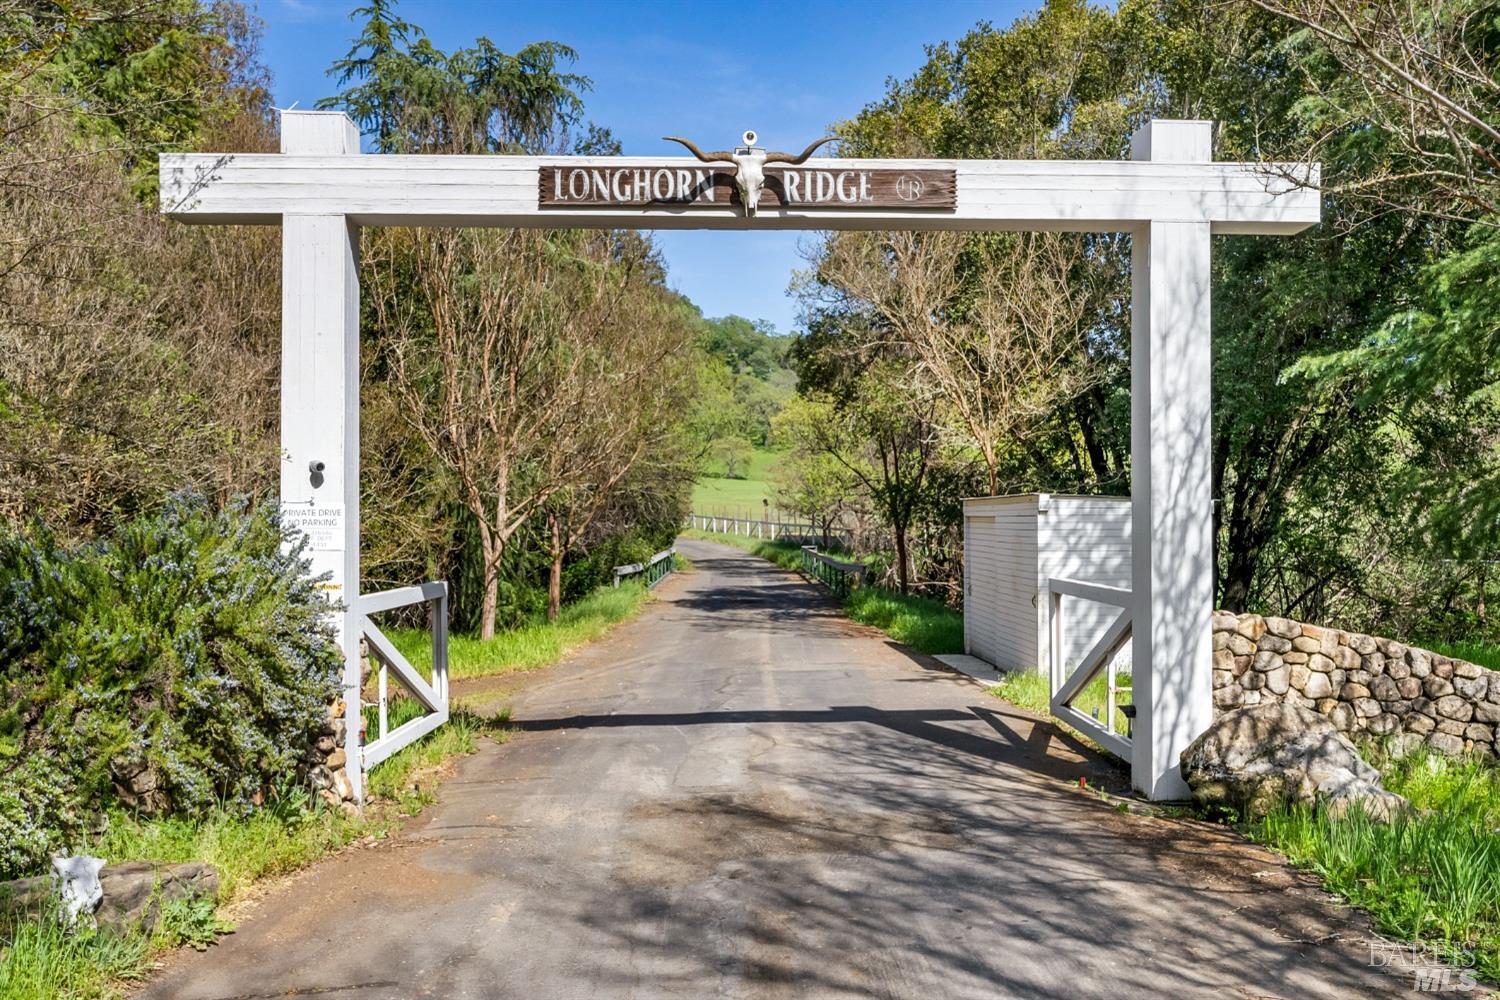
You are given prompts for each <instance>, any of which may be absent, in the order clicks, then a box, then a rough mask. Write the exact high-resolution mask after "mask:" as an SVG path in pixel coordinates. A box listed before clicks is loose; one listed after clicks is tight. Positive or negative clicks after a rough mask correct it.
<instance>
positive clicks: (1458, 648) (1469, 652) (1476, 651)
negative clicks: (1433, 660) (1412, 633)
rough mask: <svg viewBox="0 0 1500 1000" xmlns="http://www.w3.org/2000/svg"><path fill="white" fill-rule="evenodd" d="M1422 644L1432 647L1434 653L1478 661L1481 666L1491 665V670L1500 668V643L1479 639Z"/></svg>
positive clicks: (1425, 646)
mask: <svg viewBox="0 0 1500 1000" xmlns="http://www.w3.org/2000/svg"><path fill="white" fill-rule="evenodd" d="M1419 645H1422V648H1424V649H1430V650H1432V651H1433V652H1434V653H1441V654H1443V655H1444V656H1452V657H1456V658H1457V659H1460V660H1468V661H1469V662H1470V663H1477V664H1479V665H1480V666H1481V667H1489V668H1490V669H1491V670H1500V643H1496V642H1482V641H1479V640H1477V639H1474V640H1467V641H1463V642H1434V643H1427V644H1419Z"/></svg>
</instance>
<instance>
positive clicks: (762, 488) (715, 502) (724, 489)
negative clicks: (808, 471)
mask: <svg viewBox="0 0 1500 1000" xmlns="http://www.w3.org/2000/svg"><path fill="white" fill-rule="evenodd" d="M780 457H781V456H780V453H779V452H775V451H771V450H770V449H768V448H756V449H754V453H753V454H752V456H751V459H750V468H749V470H748V471H747V472H746V474H745V478H744V479H729V478H726V477H724V476H713V475H703V476H700V477H699V479H698V482H697V483H696V484H694V486H693V513H694V514H713V515H717V516H719V517H747V518H750V519H752V520H754V519H758V518H762V517H765V516H766V510H767V502H768V503H769V506H770V507H771V508H774V507H775V506H776V488H775V486H774V485H773V484H772V483H771V470H772V469H773V468H774V467H775V465H776V462H777V460H778V459H779V458H780ZM782 520H788V518H782Z"/></svg>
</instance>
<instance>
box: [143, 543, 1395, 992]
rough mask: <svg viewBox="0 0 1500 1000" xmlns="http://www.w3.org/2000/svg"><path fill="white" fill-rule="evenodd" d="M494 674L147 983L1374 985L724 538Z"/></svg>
mask: <svg viewBox="0 0 1500 1000" xmlns="http://www.w3.org/2000/svg"><path fill="white" fill-rule="evenodd" d="M682 549H683V550H684V551H685V552H686V554H687V555H689V556H690V557H691V558H692V559H693V561H694V563H695V564H696V571H695V572H693V573H691V574H688V575H686V576H681V577H674V578H672V579H669V580H668V582H667V583H666V584H664V585H663V588H662V592H661V596H662V600H660V601H659V602H657V603H656V604H654V605H653V606H652V607H651V608H649V609H648V610H647V611H646V613H645V614H644V615H643V616H642V617H641V618H639V619H637V620H636V621H635V622H632V623H630V624H629V625H626V626H624V627H622V628H621V629H619V630H617V631H616V632H615V633H614V634H613V635H612V636H611V637H610V638H609V639H607V640H605V641H604V642H602V643H600V644H597V645H596V646H594V647H592V648H591V649H589V650H588V651H586V652H585V653H583V654H581V655H580V656H577V657H575V658H573V659H572V660H570V661H569V662H568V663H565V664H563V665H561V666H559V667H557V668H554V669H553V670H551V671H548V672H546V673H545V674H542V675H536V677H535V679H534V680H533V681H531V682H529V683H528V684H527V685H526V686H524V687H522V688H520V689H519V690H514V691H504V690H502V691H500V692H499V693H496V692H495V691H493V690H491V691H490V692H489V693H488V694H486V693H485V691H484V690H476V689H474V688H472V687H471V688H470V694H471V695H472V696H474V697H476V698H479V699H480V700H483V699H485V698H488V699H490V700H499V701H508V702H510V703H512V704H513V705H514V707H515V717H516V719H517V720H518V722H519V724H520V725H521V726H522V727H523V728H524V730H525V732H523V733H521V734H519V735H518V736H517V737H516V738H515V739H513V740H512V741H511V742H509V743H507V744H506V745H503V746H489V747H487V748H486V749H484V750H483V751H482V752H481V753H479V754H477V755H475V756H473V757H470V758H467V759H466V760H465V761H464V762H463V764H462V765H461V766H460V768H459V771H458V774H457V775H456V776H455V777H454V778H453V779H451V780H450V781H448V782H447V783H446V784H445V785H444V786H443V791H442V801H441V802H440V803H439V804H438V805H436V806H435V807H433V808H432V809H431V810H429V813H428V815H427V817H426V818H425V819H424V820H423V821H422V822H420V823H419V824H417V825H415V826H414V827H413V828H412V829H410V830H408V832H407V833H406V834H404V835H403V836H401V837H399V838H397V839H396V840H394V841H393V842H391V843H388V844H385V845H381V846H380V847H377V848H373V849H368V850H357V851H351V852H348V853H346V854H344V855H341V856H340V857H338V858H335V859H332V860H330V861H329V862H327V863H324V864H322V865H319V866H318V867H317V868H315V869H314V870H312V871H311V872H309V873H307V874H306V875H304V876H302V877H300V878H299V879H297V880H296V881H294V882H293V883H292V884H291V885H290V886H288V887H286V888H284V889H282V890H279V891H278V892H277V893H275V894H274V895H273V896H271V897H270V898H268V899H267V900H266V901H264V902H263V903H262V904H261V905H260V906H259V907H258V908H257V909H256V911H255V912H253V913H252V914H251V915H250V916H249V917H248V918H246V919H245V920H244V921H243V922H242V923H241V926H240V930H239V931H238V932H237V933H235V934H234V935H232V936H230V937H228V938H226V939H225V940H224V941H223V942H222V943H220V944H219V945H217V946H216V947H214V948H212V949H210V950H209V951H207V952H205V953H203V954H192V953H188V954H186V955H183V956H179V957H178V958H177V959H175V960H174V962H173V963H172V965H171V967H170V968H169V969H168V970H167V971H166V973H165V974H164V975H163V976H162V977H161V978H159V979H158V981H157V982H155V983H154V984H153V985H152V986H151V987H150V988H148V990H147V991H146V995H148V996H151V997H162V998H165V997H174V998H176V997H183V998H226V997H271V996H275V997H282V996H307V995H313V996H332V997H335V998H337V1000H366V998H370V1000H373V998H383V1000H384V998H402V997H441V998H460V997H506V998H509V997H514V998H525V1000H550V998H567V1000H606V998H617V997H637V998H655V997H682V998H690V1000H698V998H707V997H745V998H780V997H810V998H844V997H891V998H917V1000H939V998H970V997H972V998H981V997H984V998H990V997H1069V998H1073V997H1100V998H1104V997H1171V998H1179V997H1204V998H1208V997H1216V998H1217V997H1286V998H1292V997H1319V998H1324V997H1371V996H1377V995H1386V994H1396V993H1406V992H1409V991H1410V988H1411V979H1410V978H1409V977H1405V978H1398V977H1397V976H1395V975H1392V974H1388V973H1386V972H1384V971H1382V970H1381V969H1378V968H1373V967H1372V966H1371V964H1370V955H1369V943H1368V941H1367V939H1366V938H1365V935H1364V931H1363V929H1362V924H1361V922H1360V921H1359V920H1358V919H1357V918H1354V917H1351V916H1350V915H1349V914H1348V913H1347V912H1343V911H1338V910H1335V909H1333V908H1332V907H1330V906H1328V905H1327V904H1326V903H1325V902H1324V901H1323V900H1322V898H1321V897H1320V895H1319V894H1318V893H1316V892H1315V891H1313V890H1311V889H1309V888H1307V887H1306V885H1305V884H1304V883H1302V882H1300V881H1298V880H1297V879H1295V878H1293V877H1292V876H1291V875H1289V874H1288V872H1287V871H1286V870H1285V868H1284V867H1283V866H1281V865H1280V864H1279V863H1277V861H1276V860H1275V859H1274V858H1273V857H1272V856H1270V855H1269V854H1267V853H1265V852H1262V851H1259V850H1257V849H1255V848H1252V847H1249V846H1247V845H1245V844H1243V843H1241V842H1239V841H1238V840H1237V839H1236V838H1234V837H1233V836H1230V835H1228V834H1226V833H1225V832H1224V831H1222V830H1219V829H1216V828H1213V827H1208V826H1203V825H1199V824H1191V823H1182V822H1174V821H1167V820H1159V819H1151V818H1144V817H1137V816H1129V815H1122V814H1120V813H1118V812H1116V811H1115V810H1114V809H1113V808H1111V807H1110V806H1109V805H1107V804H1105V803H1103V802H1101V801H1099V799H1098V798H1096V797H1095V796H1094V795H1092V794H1090V793H1088V792H1086V791H1082V790H1080V789H1079V788H1078V778H1079V777H1080V776H1088V777H1089V779H1090V783H1091V784H1100V783H1109V782H1114V783H1116V784H1118V783H1119V781H1120V780H1121V778H1120V776H1119V774H1118V773H1117V772H1115V771H1114V770H1113V769H1111V768H1110V767H1109V766H1108V765H1107V764H1106V763H1104V762H1102V761H1098V760H1095V759H1092V758H1090V757H1087V756H1085V755H1083V754H1081V753H1080V752H1079V749H1080V748H1077V747H1075V746H1073V745H1072V744H1070V742H1069V741H1068V740H1067V739H1066V738H1065V737H1064V736H1062V735H1061V734H1060V733H1059V732H1058V731H1057V730H1055V729H1054V728H1053V727H1052V726H1051V725H1049V724H1047V723H1039V722H1035V721H1034V720H1033V719H1032V718H1030V717H1029V716H1027V715H1026V714H1025V713H1022V712H1019V711H1017V710H1015V709H1012V708H1010V707H1008V706H1007V705H1005V704H1004V703H1002V702H1000V701H997V700H995V699H993V698H990V697H989V696H987V695H986V694H985V693H984V692H983V690H982V688H981V687H979V686H978V685H977V684H975V683H974V682H972V681H970V680H968V679H967V678H963V677H960V676H958V675H956V674H952V673H950V672H948V671H946V670H944V669H943V668H941V667H940V666H939V665H937V664H935V663H933V662H932V661H930V660H927V659H926V658H922V657H916V656H914V655H912V654H909V653H907V652H904V651H902V650H901V649H899V648H897V647H896V646H894V645H893V644H892V643H890V642H888V641H886V640H885V639H884V638H883V637H881V636H880V635H879V634H877V633H875V632H872V631H870V630H868V629H864V628H861V627H859V626H855V625H851V624H850V623H848V622H847V621H845V620H844V619H842V618H841V617H840V616H839V615H838V613H837V611H836V610H835V609H834V607H833V606H832V605H831V604H830V603H829V602H828V601H827V600H826V599H825V598H824V597H823V596H822V595H821V594H820V593H819V592H818V591H816V590H815V589H813V588H812V587H810V586H808V585H806V584H803V583H801V582H799V581H797V580H796V579H794V578H792V577H791V576H788V575H786V574H783V573H781V572H779V571H777V570H775V569H773V568H770V567H769V566H768V565H767V564H765V563H763V562H760V561H759V560H755V559H752V558H750V557H748V556H746V555H743V554H741V553H739V552H738V551H737V550H733V549H729V548H726V547H723V546H717V545H710V544H707V543H702V542H688V543H685V544H683V545H682Z"/></svg>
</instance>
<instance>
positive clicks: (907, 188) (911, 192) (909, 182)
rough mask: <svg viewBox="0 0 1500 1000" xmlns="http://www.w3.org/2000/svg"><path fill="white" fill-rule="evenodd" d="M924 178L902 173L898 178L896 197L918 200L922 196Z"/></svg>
mask: <svg viewBox="0 0 1500 1000" xmlns="http://www.w3.org/2000/svg"><path fill="white" fill-rule="evenodd" d="M922 187H923V184H922V178H920V177H916V176H914V175H912V174H902V175H901V176H900V177H898V178H896V197H898V198H900V199H901V200H902V201H917V200H918V199H920V198H921V197H922Z"/></svg>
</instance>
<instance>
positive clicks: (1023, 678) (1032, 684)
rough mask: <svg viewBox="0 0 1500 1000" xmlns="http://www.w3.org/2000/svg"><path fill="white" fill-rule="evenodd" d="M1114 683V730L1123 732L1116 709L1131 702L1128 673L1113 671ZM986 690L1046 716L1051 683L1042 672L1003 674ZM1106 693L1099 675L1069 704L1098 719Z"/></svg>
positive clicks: (1124, 724) (1125, 725) (1124, 721)
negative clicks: (998, 681)
mask: <svg viewBox="0 0 1500 1000" xmlns="http://www.w3.org/2000/svg"><path fill="white" fill-rule="evenodd" d="M1115 684H1116V685H1117V688H1116V692H1115V731H1116V732H1119V733H1124V732H1126V731H1127V729H1128V720H1127V719H1126V718H1125V716H1124V714H1123V713H1122V712H1120V710H1119V709H1120V706H1121V705H1128V704H1130V703H1131V687H1130V675H1129V674H1128V673H1124V672H1121V673H1118V674H1115ZM986 690H987V691H988V692H989V693H990V694H992V695H994V696H995V697H996V698H1003V699H1005V700H1006V701H1008V702H1010V703H1011V704H1012V705H1017V706H1019V707H1021V708H1024V709H1028V710H1029V711H1032V712H1035V713H1037V714H1038V715H1048V714H1050V713H1051V711H1052V682H1051V680H1050V679H1049V678H1048V677H1047V675H1046V674H1041V673H1037V672H1036V671H1031V670H1026V671H1021V670H1017V671H1015V672H1013V673H1008V674H1006V675H1005V676H1004V677H1003V678H1002V679H1001V681H1000V683H999V684H995V685H993V686H992V687H989V688H987V689H986ZM1108 696H1109V682H1108V680H1107V679H1106V678H1105V677H1104V675H1103V674H1100V675H1099V676H1098V677H1095V678H1094V679H1093V680H1091V681H1089V682H1088V683H1087V684H1085V685H1084V687H1083V690H1082V691H1080V692H1078V697H1077V698H1074V699H1073V707H1074V708H1077V709H1078V710H1079V711H1081V712H1082V713H1083V714H1085V715H1092V716H1094V717H1095V718H1098V719H1101V721H1102V718H1103V714H1104V705H1105V702H1106V701H1107V700H1108Z"/></svg>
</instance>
